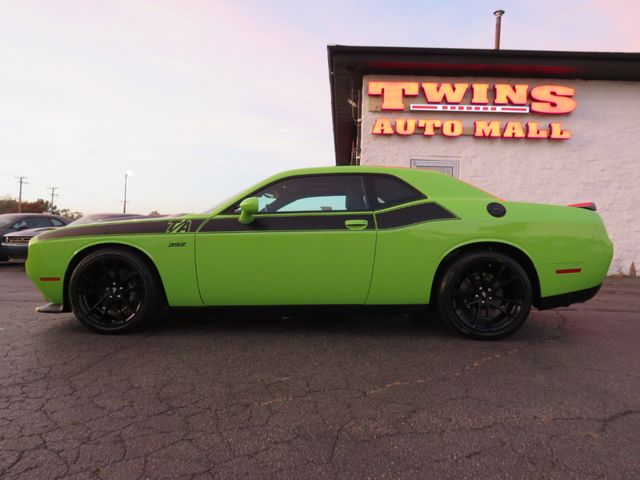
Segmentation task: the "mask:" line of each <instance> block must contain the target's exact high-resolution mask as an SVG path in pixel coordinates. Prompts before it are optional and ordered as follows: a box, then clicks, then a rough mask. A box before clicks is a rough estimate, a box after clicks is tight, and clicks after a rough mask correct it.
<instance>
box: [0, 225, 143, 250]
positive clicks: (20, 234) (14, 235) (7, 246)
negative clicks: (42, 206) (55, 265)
mask: <svg viewBox="0 0 640 480" xmlns="http://www.w3.org/2000/svg"><path fill="white" fill-rule="evenodd" d="M132 218H144V215H137V214H133V213H130V214H124V213H95V214H92V215H85V216H84V217H82V218H79V219H78V220H75V221H71V219H69V218H66V217H57V216H56V218H54V219H53V220H51V222H52V223H53V222H54V221H55V223H59V222H64V223H63V224H62V225H46V226H41V227H40V228H29V229H20V230H18V231H14V232H10V233H7V234H5V235H4V236H3V237H2V246H1V248H2V250H3V253H4V254H5V255H6V258H5V260H14V261H25V260H26V259H27V252H28V246H29V241H30V240H31V239H32V238H33V237H35V236H36V235H39V234H41V233H42V232H46V231H48V230H54V229H56V228H61V227H64V226H66V225H84V224H88V223H96V222H101V221H105V220H129V219H132Z"/></svg>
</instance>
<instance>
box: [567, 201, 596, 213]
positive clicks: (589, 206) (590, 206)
mask: <svg viewBox="0 0 640 480" xmlns="http://www.w3.org/2000/svg"><path fill="white" fill-rule="evenodd" d="M567 207H575V208H584V209H585V210H591V211H592V212H595V211H596V204H595V203H593V202H584V203H572V204H571V205H567Z"/></svg>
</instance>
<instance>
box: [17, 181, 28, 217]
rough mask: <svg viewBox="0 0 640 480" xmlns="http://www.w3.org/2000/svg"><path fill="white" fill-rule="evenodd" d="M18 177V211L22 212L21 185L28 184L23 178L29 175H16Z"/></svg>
mask: <svg viewBox="0 0 640 480" xmlns="http://www.w3.org/2000/svg"><path fill="white" fill-rule="evenodd" d="M16 178H17V179H18V183H19V184H20V193H19V194H18V213H21V212H22V185H28V184H29V182H25V180H26V179H27V178H29V177H16Z"/></svg>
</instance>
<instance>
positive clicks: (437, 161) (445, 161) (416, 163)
mask: <svg viewBox="0 0 640 480" xmlns="http://www.w3.org/2000/svg"><path fill="white" fill-rule="evenodd" d="M411 167H412V168H425V169H427V170H435V171H437V172H442V173H445V174H447V175H449V176H451V177H454V178H458V177H459V176H460V173H459V172H460V164H459V161H458V159H457V158H412V159H411Z"/></svg>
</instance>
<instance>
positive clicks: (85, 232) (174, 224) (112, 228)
mask: <svg viewBox="0 0 640 480" xmlns="http://www.w3.org/2000/svg"><path fill="white" fill-rule="evenodd" d="M202 222H204V220H192V219H180V218H176V219H170V220H158V221H136V220H132V221H129V222H126V223H114V224H108V223H107V224H100V223H96V224H91V225H83V226H81V227H69V228H67V227H63V228H60V229H56V230H51V231H48V232H44V233H42V234H40V235H39V236H38V239H40V240H49V239H52V238H68V237H86V236H93V235H132V234H144V233H147V234H149V233H189V232H195V231H196V230H197V229H198V228H199V227H200V225H201V224H202Z"/></svg>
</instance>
